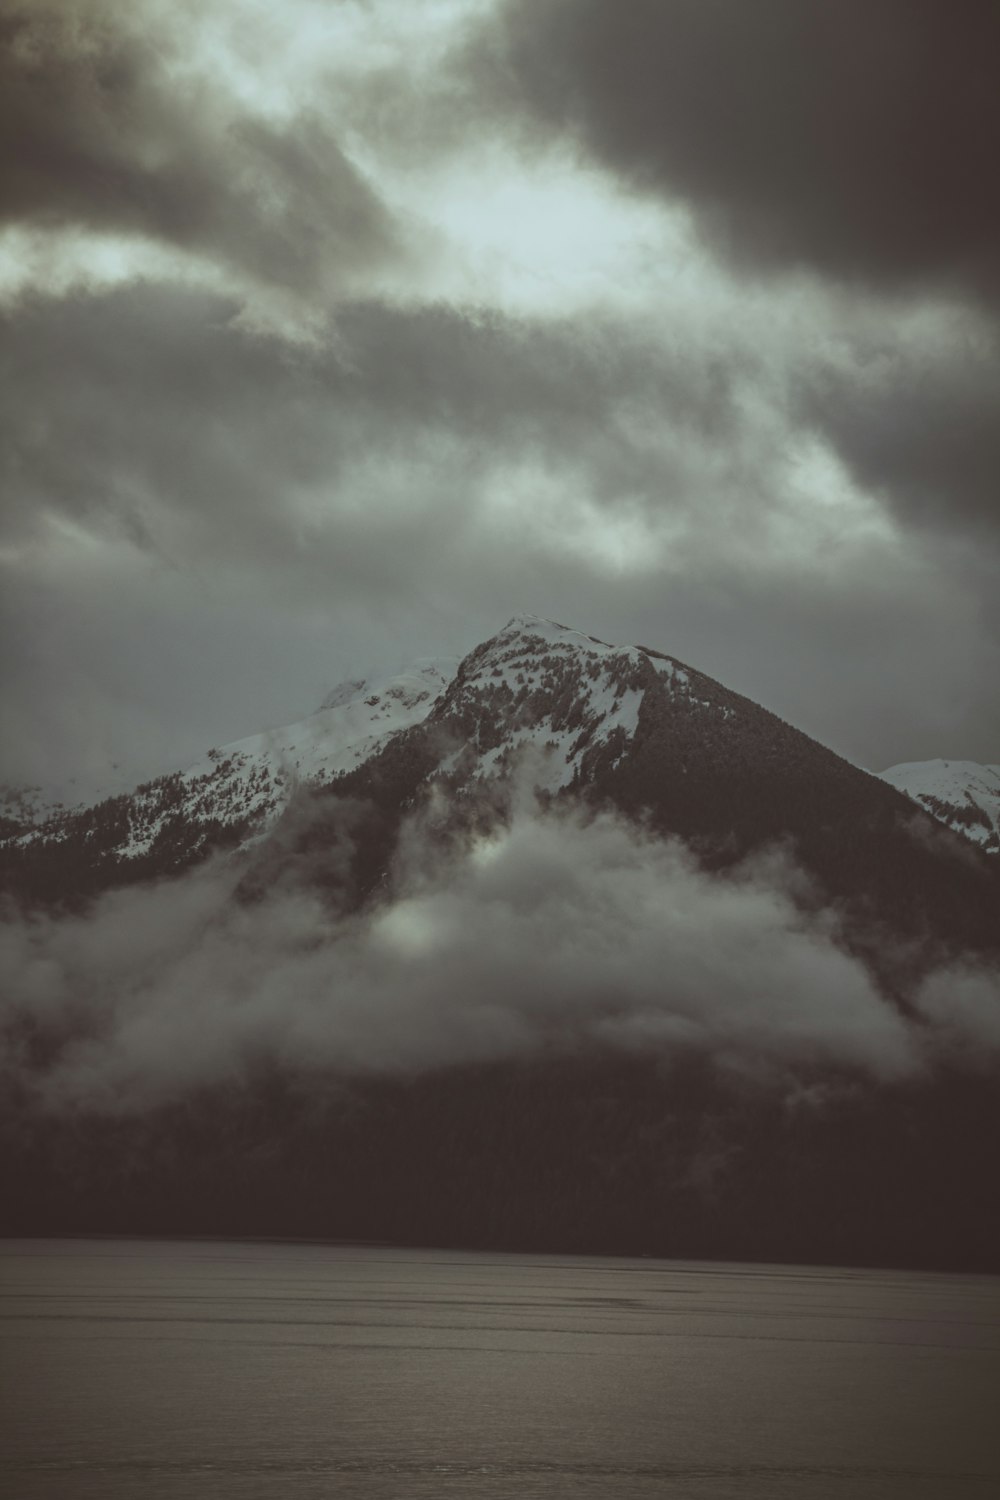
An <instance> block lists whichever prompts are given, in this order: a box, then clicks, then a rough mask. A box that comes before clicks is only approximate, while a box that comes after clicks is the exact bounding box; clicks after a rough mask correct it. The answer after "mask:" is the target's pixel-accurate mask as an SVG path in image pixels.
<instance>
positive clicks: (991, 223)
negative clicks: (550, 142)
mask: <svg viewBox="0 0 1000 1500" xmlns="http://www.w3.org/2000/svg"><path fill="white" fill-rule="evenodd" d="M487 35H488V38H489V40H488V41H487V42H486V43H485V44H481V57H482V60H481V62H480V68H481V70H482V77H483V80H484V86H485V85H486V81H487V80H490V81H492V84H493V87H494V88H496V90H497V92H498V95H500V96H503V95H504V94H506V98H507V102H508V108H509V109H510V110H512V111H515V112H516V111H518V110H519V109H524V108H528V109H529V110H531V111H532V112H533V113H534V115H535V118H536V119H538V120H540V121H541V122H543V123H544V125H545V127H546V128H547V129H550V130H551V129H558V130H564V131H568V132H570V133H572V134H573V135H574V136H575V137H576V138H577V139H579V141H580V142H581V143H582V144H583V145H584V146H585V147H586V148H587V149H588V150H589V151H591V152H593V153H594V154H595V155H596V157H597V158H598V159H600V160H601V161H603V162H604V163H606V164H607V165H608V166H609V167H610V168H611V169H612V170H614V171H615V172H617V173H619V174H621V176H622V177H623V178H624V179H625V180H627V181H628V182H630V183H631V184H632V185H633V186H634V187H635V188H636V189H638V190H641V191H652V192H659V193H662V194H664V195H666V196H667V197H668V198H670V199H671V200H677V199H680V200H683V201H685V202H687V203H689V204H690V205H691V207H692V208H693V210H694V211H695V213H696V215H697V217H698V221H699V224H700V226H701V228H702V231H703V232H704V233H705V234H706V236H707V237H708V238H709V240H710V241H711V243H712V244H713V245H714V246H715V248H716V249H717V250H719V251H720V252H721V253H722V254H723V255H725V256H726V257H728V258H730V259H731V260H732V261H733V262H734V263H736V264H738V265H740V266H743V267H752V268H754V269H755V270H758V271H760V270H770V269H786V270H787V269H790V268H792V269H794V268H798V267H804V268H807V269H812V270H815V271H818V272H819V273H820V274H821V275H823V276H830V277H833V278H838V279H840V278H843V279H845V280H848V281H856V282H859V283H863V284H866V285H868V286H871V287H875V288H878V289H884V290H889V291H897V290H899V289H900V288H906V287H909V288H920V287H924V288H926V287H928V286H933V287H936V288H938V289H941V288H942V287H947V288H961V289H962V290H963V292H964V293H965V294H967V295H969V296H973V297H976V298H983V299H986V300H987V301H990V302H993V303H994V304H995V303H996V301H997V298H998V297H1000V273H998V266H1000V198H998V195H997V193H996V192H995V191H994V189H993V187H992V185H991V184H992V181H993V177H994V171H993V163H994V160H995V157H996V153H997V148H998V145H1000V101H998V96H997V90H996V88H995V86H994V79H993V59H994V58H995V57H996V54H997V50H998V47H1000V13H998V11H997V9H996V7H995V6H991V5H988V4H972V5H969V6H966V7H963V10H962V14H961V18H960V20H958V19H956V17H955V14H954V13H953V12H952V11H950V10H949V9H947V8H946V7H945V6H943V5H941V4H940V3H939V0H842V3H838V4H836V5H826V4H823V3H821V0H815V3H811V0H805V3H803V0H756V3H754V4H753V5H747V4H743V3H740V0H709V3H705V0H634V3H630V4H628V5H621V4H618V3H617V0H512V3H510V4H508V5H507V7H506V10H505V13H504V19H503V24H502V25H501V26H499V27H491V28H489V29H488V32H487ZM515 119H516V113H515Z"/></svg>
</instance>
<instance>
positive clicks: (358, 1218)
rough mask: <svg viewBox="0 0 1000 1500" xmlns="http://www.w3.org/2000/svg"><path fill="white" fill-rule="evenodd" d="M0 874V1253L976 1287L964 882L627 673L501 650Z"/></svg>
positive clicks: (783, 749)
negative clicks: (713, 1267) (346, 1250)
mask: <svg viewBox="0 0 1000 1500" xmlns="http://www.w3.org/2000/svg"><path fill="white" fill-rule="evenodd" d="M908 790H911V791H912V787H908ZM934 811H935V812H936V811H937V809H934ZM3 869H4V875H5V880H6V883H7V886H8V889H9V890H10V891H11V893H12V897H13V904H12V906H11V909H10V912H9V921H8V923H7V926H6V928H5V931H4V942H5V944H6V949H7V956H8V959H9V969H10V973H11V975H12V983H11V987H10V990H9V993H8V996H7V998H6V999H5V1001H4V1008H3V1010H2V1011H0V1021H2V1027H0V1071H2V1076H3V1082H4V1084H5V1090H4V1095H3V1099H4V1102H3V1104H2V1106H0V1168H2V1170H3V1174H4V1183H3V1191H4V1201H5V1202H6V1203H7V1204H8V1206H9V1213H10V1215H11V1216H12V1218H11V1224H12V1227H13V1228H16V1229H24V1230H26V1231H31V1232H35V1231H43V1230H63V1229H66V1230H80V1231H83V1230H91V1231H94V1230H101V1229H113V1230H122V1231H136V1230H149V1231H156V1232H164V1231H171V1230H177V1231H184V1232H222V1233H250V1232H252V1233H264V1234H272V1233H279V1234H280V1233H288V1234H299V1233H302V1234H321V1235H341V1236H346V1237H374V1238H390V1239H399V1240H404V1241H410V1242H424V1243H426V1242H448V1243H462V1244H484V1245H488V1244H492V1245H504V1246H511V1247H513V1246H522V1247H525V1246H536V1247H544V1248H552V1249H559V1248H562V1249H570V1248H579V1249H584V1248H592V1249H596V1248H599V1249H606V1250H615V1249H619V1250H629V1251H637V1250H648V1251H651V1252H654V1253H663V1254H672V1253H676V1254H718V1255H733V1256H755V1255H761V1256H769V1257H773V1258H786V1259H795V1258H803V1259H821V1260H822V1259H831V1260H862V1261H863V1260H879V1261H885V1262H888V1263H897V1264H903V1263H907V1264H909V1263H918V1264H941V1265H970V1266H971V1265H976V1266H987V1265H989V1266H995V1265H1000V1260H998V1251H997V1245H998V1243H1000V1242H998V1240H997V1237H996V1234H995V1229H996V1226H997V1221H998V1216H1000V1190H998V1189H997V1188H996V1186H995V1183H994V1177H993V1174H989V1177H988V1180H987V1179H985V1178H984V1175H983V1172H982V1169H981V1165H980V1161H981V1153H982V1144H983V1142H984V1141H986V1140H989V1139H990V1138H992V1137H993V1136H994V1135H995V1133H996V1131H997V1129H1000V1104H998V1102H997V1093H996V1080H997V1071H998V1062H1000V872H998V865H997V862H996V861H995V860H994V859H992V858H990V857H989V856H988V855H987V854H986V853H984V852H983V850H982V849H981V848H979V847H976V845H975V844H974V843H972V842H970V841H969V840H968V839H966V838H965V837H963V836H962V835H961V834H959V833H957V832H955V831H954V830H953V829H951V828H949V827H947V826H945V824H943V823H942V822H941V821H940V819H939V818H938V817H937V816H932V815H931V813H929V812H927V811H925V810H924V809H923V808H922V807H921V806H920V805H918V804H917V803H916V802H915V801H914V800H913V798H912V796H907V795H904V794H903V792H902V791H901V790H898V789H897V788H896V787H894V786H892V785H890V784H888V783H887V781H886V780H883V779H880V778H878V777H875V776H872V775H869V774H868V773H867V772H864V771H861V770H859V769H858V768H857V767H855V766H853V765H851V764H849V763H848V762H847V761H845V760H843V759H842V758H841V757H839V756H837V755H836V754H834V753H833V752H832V751H830V750H828V749H827V748H825V747H824V746H822V745H819V744H817V743H816V742H815V741H813V740H811V739H809V738H808V737H807V736H806V735H804V734H802V733H800V732H799V731H798V730H795V729H794V728H792V727H791V726H789V725H787V724H785V723H783V722H782V721H781V720H780V719H778V718H776V717H775V716H774V715H773V714H771V713H769V712H767V711H766V710H765V709H763V708H761V707H759V706H758V705H756V704H754V703H752V702H750V701H749V700H748V699H745V698H742V697H741V696H740V695H739V694H737V693H735V692H733V691H731V690H730V689H728V688H725V687H723V686H722V685H721V684H719V683H717V682H715V681H713V680H712V679H711V678H708V677H706V676H704V675H703V674H702V673H700V672H698V671H697V670H696V669H694V668H692V667H690V666H686V665H684V664H683V663H681V662H678V661H676V660H674V659H673V658H670V657H668V656H666V655H664V654H663V653H660V652H658V651H654V650H651V649H649V648H645V647H637V646H630V647H615V646H610V645H607V644H606V643H604V642H602V641H599V640H596V639H594V638H592V637H589V636H586V635H582V634H580V633H578V632H575V631H573V630H569V629H567V628H565V627H562V626H558V625H555V624H553V623H552V622H549V621H544V620H539V619H535V618H533V617H518V618H516V619H514V620H512V621H511V622H510V624H509V625H507V626H506V627H505V628H504V629H503V630H502V631H500V632H499V633H498V634H497V635H496V636H494V637H492V638H491V639H490V640H488V641H485V642H483V643H482V644H481V645H480V646H478V647H477V648H476V649H475V650H473V651H472V652H470V653H469V655H468V656H466V657H465V658H464V659H463V660H462V661H461V662H459V663H434V662H424V663H422V664H420V665H419V666H418V667H417V668H416V669H414V670H413V671H410V672H407V673H404V674H402V675H401V676H400V677H398V678H394V679H392V680H391V681H387V682H383V683H374V682H371V683H369V682H365V683H360V682H355V683H350V684H345V685H343V687H342V688H340V689H336V690H335V691H334V693H333V694H331V696H330V698H329V699H328V700H327V702H326V703H325V704H324V706H323V707H322V708H321V709H320V711H319V712H318V713H317V714H316V715H314V716H313V717H312V718H310V719H307V720H304V721H302V723H301V724H299V725H295V726H291V727H289V728H288V729H286V730H282V731H276V732H274V733H273V734H272V735H270V736H260V737H256V738H254V739H252V740H248V741H242V742H240V743H239V744H237V745H234V746H229V747H226V748H225V749H223V750H220V751H218V752H213V753H212V754H211V755H210V757H209V758H208V759H207V760H206V762H204V763H203V764H202V765H201V766H198V767H194V768H192V769H191V770H190V771H188V772H186V773H182V774H178V775H177V776H174V777H165V778H160V779H159V780H157V781H154V782H152V783H150V784H148V785H146V786H144V787H142V788H139V789H137V791H136V792H135V793H134V794H132V795H131V796H125V797H119V798H113V799H110V800H108V801H105V802H104V803H101V804H99V805H97V806H95V807H91V808H85V809H82V810H78V811H70V812H66V811H58V812H56V813H55V814H54V815H53V816H50V817H49V818H48V819H45V818H41V819H36V820H35V821H34V822H31V823H27V822H24V821H22V823H21V824H20V825H19V826H17V827H12V828H9V829H8V837H7V840H6V845H5V850H4V866H3Z"/></svg>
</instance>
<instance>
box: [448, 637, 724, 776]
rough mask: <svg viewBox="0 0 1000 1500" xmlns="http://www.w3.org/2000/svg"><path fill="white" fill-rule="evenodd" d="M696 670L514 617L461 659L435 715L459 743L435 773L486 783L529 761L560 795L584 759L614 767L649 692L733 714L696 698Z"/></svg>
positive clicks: (637, 648)
mask: <svg viewBox="0 0 1000 1500" xmlns="http://www.w3.org/2000/svg"><path fill="white" fill-rule="evenodd" d="M698 681H701V677H700V674H698V673H694V672H693V671H692V670H691V669H690V668H688V667H685V666H683V665H682V664H681V663H680V662H677V661H674V660H673V659H672V658H671V657H667V656H664V655H662V654H661V653H658V652H651V651H648V650H646V649H644V648H643V647H641V646H613V645H609V644H608V643H607V642H605V641H601V640H598V639H597V638H596V637H595V636H589V635H584V634H582V633H581V632H580V631H577V630H571V629H569V628H568V627H567V626H564V625H559V624H557V623H556V622H555V621H552V620H546V619H542V618H539V617H538V616H536V615H517V616H515V617H514V619H513V620H511V621H510V622H509V624H507V625H506V626H505V627H504V629H503V630H501V631H500V632H499V633H498V634H497V635H495V636H493V637H492V638H491V639H490V640H488V641H485V642H484V643H483V644H482V645H481V646H479V647H477V649H476V650H475V651H473V652H471V653H470V655H469V656H467V657H466V658H465V661H464V662H463V663H462V666H461V668H460V670H459V672H458V674H457V675H456V677H455V679H454V681H453V682H452V684H451V686H450V687H449V689H448V690H447V692H445V693H444V694H443V695H442V697H441V699H440V700H439V702H438V703H437V705H436V706H435V709H434V712H433V715H432V718H433V719H436V720H438V721H440V722H441V723H442V724H443V725H446V726H448V727H449V728H450V732H451V733H452V734H453V735H454V737H455V738H456V740H457V741H458V743H457V744H456V748H455V749H454V750H453V751H452V753H451V754H450V755H449V756H448V757H446V758H445V760H444V761H443V762H442V764H441V766H440V768H439V769H440V771H442V772H444V773H445V774H448V773H450V772H460V773H461V778H462V779H463V780H468V779H470V778H478V779H489V778H491V777H493V776H494V775H497V774H500V773H502V772H504V771H506V770H508V769H509V768H510V767H511V765H512V764H513V763H514V761H515V760H517V759H520V760H522V761H523V760H524V759H525V757H526V756H529V755H530V756H531V762H532V764H531V779H532V781H533V784H534V785H535V786H536V787H537V788H539V789H540V790H544V791H549V792H556V791H559V790H561V789H562V788H564V787H568V786H571V785H573V784H574V783H575V782H577V781H578V780H579V779H580V776H581V773H582V771H583V769H584V767H585V764H586V763H587V761H588V760H590V761H592V760H593V758H594V756H595V755H597V754H602V755H603V757H604V758H605V759H606V760H610V763H611V764H615V763H616V760H617V759H620V757H621V756H622V755H623V754H624V753H625V751H626V749H627V747H628V746H629V745H630V744H631V743H632V741H633V739H634V737H635V732H636V729H637V727H638V723H639V713H640V709H641V707H642V704H643V701H644V698H645V696H646V693H647V691H648V690H649V688H650V687H651V686H653V685H654V684H657V685H660V686H662V687H665V688H666V689H667V690H668V692H669V693H670V695H671V697H672V698H674V699H676V700H679V701H680V702H681V703H684V704H685V705H687V706H689V707H691V706H698V707H701V708H704V709H706V710H711V711H714V712H717V713H719V714H721V715H722V716H723V717H726V716H728V715H730V714H731V713H732V712H733V710H732V709H731V708H729V707H727V706H722V705H717V704H713V703H710V702H709V701H708V700H707V699H702V698H700V697H699V696H698V689H697V686H696V683H697V682H698Z"/></svg>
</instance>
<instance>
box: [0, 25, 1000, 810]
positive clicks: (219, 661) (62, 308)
mask: <svg viewBox="0 0 1000 1500" xmlns="http://www.w3.org/2000/svg"><path fill="white" fill-rule="evenodd" d="M0 55H2V67H3V77H2V79H0V130H2V131H3V136H4V140H3V149H2V151H0V316H2V321H3V337H2V342H0V367H2V372H3V401H2V405H0V423H2V424H3V431H2V438H0V444H2V446H0V461H2V474H3V491H2V495H3V523H2V524H3V534H2V537H0V548H2V553H0V555H2V560H3V571H4V577H3V579H2V612H3V620H2V626H3V646H4V671H5V681H4V686H3V703H4V721H5V732H4V750H3V760H2V763H0V779H6V780H10V781H15V782H25V781H27V782H41V783H42V784H43V785H46V786H52V787H56V786H61V785H62V784H63V783H64V781H65V778H66V777H67V776H68V775H69V774H71V772H73V771H77V772H79V773H80V774H81V775H82V776H83V777H84V778H88V779H93V778H100V777H101V776H103V775H104V774H105V773H106V771H107V768H108V766H109V765H110V764H111V762H117V763H118V765H119V766H120V767H121V768H122V774H123V775H129V774H134V776H135V778H136V779H138V778H139V777H143V776H146V775H148V774H150V773H152V772H155V771H159V770H165V769H169V768H171V767H173V766H178V765H183V764H185V763H186V762H187V761H188V760H190V759H193V758H194V757H195V756H196V755H197V754H198V753H199V752H200V751H201V750H202V749H203V748H204V747H206V746H208V745H211V744H220V743H223V742H225V741H226V740H230V739H234V738H237V737H238V736H240V735H243V734H247V733H250V732H252V731H255V730H257V729H259V728H262V727H264V726H265V725H268V724H277V723H281V722H285V721H288V720H291V719H294V718H298V717H301V716H302V715H303V714H304V713H306V712H308V711H310V710H311V709H313V708H314V707H316V706H317V705H318V703H319V701H320V700H321V699H322V697H323V696H324V695H325V693H326V692H327V691H328V689H329V688H330V687H331V686H332V685H333V684H334V683H336V682H337V681H339V680H341V679H342V678H344V677H346V676H354V675H357V674H359V673H361V674H363V673H369V672H379V671H392V670H395V669H397V668H399V667H401V666H403V665H404V664H405V663H406V662H407V661H408V660H411V659H412V658H414V657H416V656H426V655H436V654H454V653H462V652H464V651H466V650H468V649H470V648H471V647H472V646H473V645H475V644H476V643H477V642H478V641H479V640H481V639H482V638H484V637H485V636H487V635H490V634H492V633H494V632H495V631H496V630H498V629H499V628H500V627H501V626H502V625H503V624H504V623H505V621H506V620H507V619H508V618H509V617H510V616H511V615H512V614H514V613H519V612H522V611H531V612H535V613H537V614H541V615H546V616H549V617H552V618H555V619H559V620H562V621H564V622H565V623H568V624H571V625H573V626H575V627H577V628H579V629H582V630H584V631H586V632H589V633H591V634H595V635H599V636H602V637H604V638H606V639H610V640H615V641H629V640H635V641H641V642H642V643H643V644H646V645H650V646H654V647H657V648H659V649H661V650H665V651H667V652H669V653H672V654H673V655H676V656H679V657H680V658H682V659H684V660H687V661H689V662H691V663H692V664H693V665H695V666H697V667H699V668H700V669H701V670H703V671H706V672H709V673H711V674H712V675H714V676H716V677H718V678H720V679H721V680H722V681H724V682H726V683H727V684H728V685H729V686H731V687H733V688H735V689H737V690H738V691H741V692H743V693H746V694H747V695H749V696H750V697H752V698H754V699H756V700H757V701H759V702H761V703H763V704H765V705H766V706H767V707H769V708H771V709H773V710H775V711H776V712H778V713H779V714H780V715H781V716H782V717H784V718H786V719H788V720H790V721H791V722H792V723H794V724H796V725H798V726H799V727H801V728H803V729H805V730H806V731H808V732H809V733H811V734H813V735H815V736H816V737H817V738H819V739H822V740H824V741H825V742H826V743H828V744H831V745H832V746H834V748H836V749H838V750H840V751H841V752H842V753H844V754H846V755H848V756H849V757H850V758H852V759H854V760H856V761H857V762H859V763H861V764H863V765H867V766H869V767H871V768H875V769H879V768H882V767H884V766H887V765H889V764H892V763H894V762H898V761H901V760H912V759H923V758H926V757H930V756H936V755H943V756H954V757H968V758H972V759H976V760H983V761H993V762H996V761H1000V694H998V692H997V684H998V682H1000V510H998V494H1000V484H998V475H1000V347H998V344H1000V176H998V172H997V162H998V161H1000V89H998V88H997V85H996V78H997V64H998V58H1000V5H997V4H995V3H994V0H961V3H959V4H956V3H955V0H836V3H835V4H832V3H830V0H753V3H752V4H750V3H747V0H629V3H628V4H623V3H622V0H515V3H502V0H285V3H283V4H281V5H275V4H273V3H270V0H0Z"/></svg>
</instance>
